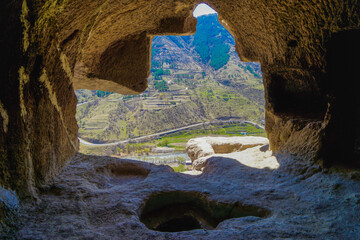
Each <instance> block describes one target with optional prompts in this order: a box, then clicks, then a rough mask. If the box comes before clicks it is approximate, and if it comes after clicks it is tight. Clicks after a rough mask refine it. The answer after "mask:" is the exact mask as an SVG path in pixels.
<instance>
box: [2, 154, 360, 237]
mask: <svg viewBox="0 0 360 240" xmlns="http://www.w3.org/2000/svg"><path fill="white" fill-rule="evenodd" d="M253 151H254V152H256V151H261V149H260V148H257V149H254V150H253ZM258 154H260V153H258ZM262 154H263V153H262ZM274 158H275V157H274ZM267 159H268V158H267ZM273 160H274V159H272V161H273ZM276 161H277V165H276V164H275V165H276V166H278V167H277V168H274V167H273V168H269V167H264V166H265V165H266V164H267V165H268V164H269V163H268V162H267V163H264V164H265V165H264V166H262V165H261V164H259V162H257V163H256V164H254V165H252V166H251V165H250V166H247V165H245V164H243V163H241V162H240V161H237V160H236V159H234V158H231V156H230V157H226V156H213V157H211V158H209V159H208V160H207V162H206V165H205V167H204V169H203V172H202V173H201V174H199V175H190V174H182V173H175V172H173V171H172V169H171V168H169V167H167V166H157V165H152V164H147V163H144V162H138V161H133V160H125V159H117V158H111V157H97V156H87V155H82V154H78V155H77V156H75V157H74V158H73V159H72V161H71V162H70V163H69V164H68V165H67V166H66V167H65V168H64V169H63V171H62V172H61V174H59V175H58V176H57V177H56V178H55V179H54V180H53V181H52V182H51V183H50V184H49V185H48V186H45V187H44V188H42V189H41V191H40V192H39V196H38V198H39V199H38V201H37V202H35V201H26V202H23V203H22V204H21V210H20V216H19V218H18V219H20V220H19V222H18V223H17V224H16V226H17V227H16V228H14V229H12V230H13V231H11V232H8V233H2V235H1V234H0V237H3V238H7V239H12V238H14V239H130V240H131V239H179V240H180V239H181V240H185V239H227V240H230V239H360V181H359V173H357V172H348V173H329V171H325V170H322V169H321V168H319V167H316V166H312V167H310V166H311V165H310V164H307V163H305V162H302V161H300V160H299V159H297V160H296V159H294V157H289V156H277V157H276ZM245 162H246V161H245ZM295 163H296V164H295ZM271 166H274V165H271ZM355 179H358V180H355Z"/></svg>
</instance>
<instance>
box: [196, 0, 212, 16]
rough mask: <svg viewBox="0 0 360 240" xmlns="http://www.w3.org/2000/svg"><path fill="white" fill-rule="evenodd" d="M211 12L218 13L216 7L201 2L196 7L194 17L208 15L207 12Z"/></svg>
mask: <svg viewBox="0 0 360 240" xmlns="http://www.w3.org/2000/svg"><path fill="white" fill-rule="evenodd" d="M211 13H216V12H215V10H214V9H212V8H211V7H209V5H207V4H205V3H201V4H199V5H198V6H197V7H196V8H195V10H194V12H193V15H194V17H199V16H202V15H207V14H211Z"/></svg>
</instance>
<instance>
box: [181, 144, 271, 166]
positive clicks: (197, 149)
mask: <svg viewBox="0 0 360 240" xmlns="http://www.w3.org/2000/svg"><path fill="white" fill-rule="evenodd" d="M268 144H269V140H268V139H267V138H264V137H201V138H194V139H190V140H189V141H188V143H187V144H186V152H187V154H188V156H189V157H190V159H191V161H192V165H193V167H194V169H195V170H201V168H203V167H204V166H205V164H206V161H207V160H208V159H209V158H210V157H212V156H228V157H230V158H234V159H239V161H241V160H242V159H245V158H250V159H251V160H250V162H254V161H255V160H256V159H261V160H263V159H264V158H269V157H271V154H272V152H271V151H268V148H269V146H265V148H266V149H265V150H263V151H259V148H256V150H255V152H254V151H246V152H245V153H241V154H239V153H238V152H241V151H244V150H246V149H249V148H254V147H256V146H264V145H268ZM261 152H266V154H263V156H259V155H257V153H261ZM230 153H232V154H231V155H228V154H230ZM249 153H250V154H249ZM251 153H253V154H251ZM246 154H247V155H246ZM250 156H251V157H250ZM273 165H274V164H273ZM275 165H276V164H275Z"/></svg>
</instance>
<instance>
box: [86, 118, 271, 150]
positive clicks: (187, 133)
mask: <svg viewBox="0 0 360 240" xmlns="http://www.w3.org/2000/svg"><path fill="white" fill-rule="evenodd" d="M205 136H261V137H266V133H265V130H263V129H259V128H256V127H254V126H253V125H251V124H248V123H245V124H229V125H210V126H207V127H206V128H204V129H194V130H184V131H180V132H177V133H172V134H169V135H166V136H164V137H161V138H158V139H156V140H152V141H149V142H144V143H129V144H125V145H119V146H116V147H91V146H85V145H82V144H81V146H80V152H82V153H85V154H94V155H121V156H126V155H139V156H141V155H148V154H151V151H150V149H151V148H152V147H160V146H161V147H165V146H166V147H170V148H174V149H175V150H176V152H184V151H185V147H186V143H187V142H188V141H189V140H190V139H192V138H197V137H205Z"/></svg>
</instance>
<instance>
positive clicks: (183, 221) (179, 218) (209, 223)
mask: <svg viewBox="0 0 360 240" xmlns="http://www.w3.org/2000/svg"><path fill="white" fill-rule="evenodd" d="M269 215H270V211H269V210H267V209H265V208H262V207H258V206H254V205H245V204H242V203H240V202H235V203H224V202H218V201H214V200H209V199H208V197H207V196H206V195H204V194H202V193H200V192H193V191H189V192H185V191H171V192H160V193H154V194H152V195H151V196H150V197H149V198H148V199H147V200H146V201H145V205H144V207H143V208H142V210H141V214H140V221H141V222H143V223H144V224H145V225H146V227H147V228H149V229H151V230H155V231H160V232H181V231H189V230H194V229H207V230H212V229H215V228H216V227H217V225H218V224H219V223H220V222H222V221H224V220H226V219H230V218H240V217H246V216H256V217H261V218H265V217H267V216H269Z"/></svg>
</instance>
